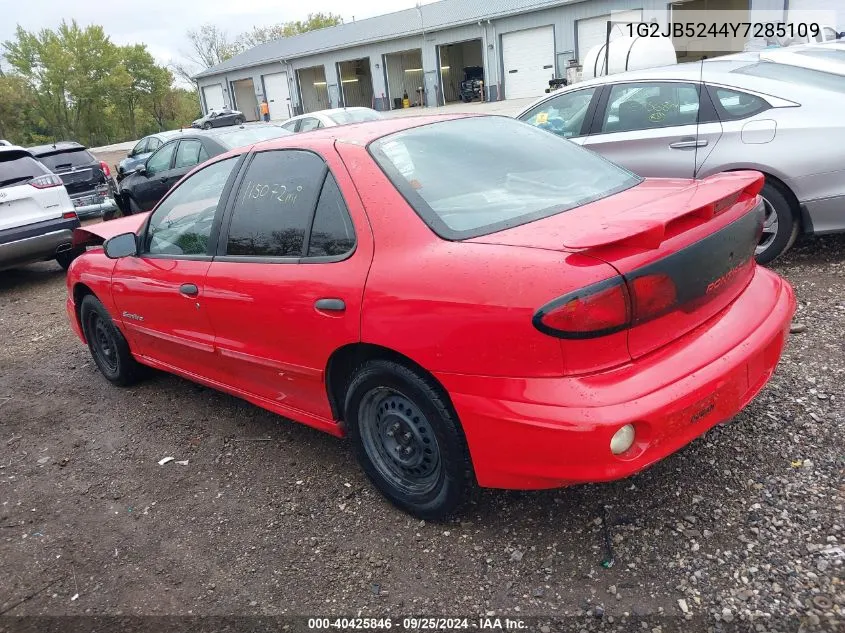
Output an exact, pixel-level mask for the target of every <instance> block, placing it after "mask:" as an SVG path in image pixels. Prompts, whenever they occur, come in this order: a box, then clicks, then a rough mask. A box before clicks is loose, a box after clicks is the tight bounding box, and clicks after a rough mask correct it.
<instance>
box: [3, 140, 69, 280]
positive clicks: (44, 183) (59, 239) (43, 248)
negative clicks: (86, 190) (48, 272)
mask: <svg viewBox="0 0 845 633" xmlns="http://www.w3.org/2000/svg"><path fill="white" fill-rule="evenodd" d="M78 226H79V218H78V217H77V215H76V211H74V210H73V203H72V202H71V201H70V196H68V193H67V190H66V189H65V186H64V183H63V182H62V179H61V178H59V177H58V176H56V175H55V174H54V173H52V172H50V170H48V169H47V168H46V167H44V165H42V164H41V163H39V162H38V161H37V160H35V159H34V158H33V157H32V154H30V153H29V152H28V151H26V150H25V149H23V148H22V147H17V146H15V145H0V270H4V269H7V268H12V267H14V266H18V265H21V264H28V263H30V262H37V261H46V260H50V259H55V260H56V261H57V262H58V263H59V264H60V265H61V267H62V268H64V269H67V268H68V266H70V263H71V262H72V261H73V259H74V258H75V257H76V256H77V255H78V254H79V252H80V251H79V250H76V249H74V248H73V246H72V238H73V230H74V229H75V228H77V227H78Z"/></svg>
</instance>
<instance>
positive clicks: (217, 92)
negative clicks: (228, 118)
mask: <svg viewBox="0 0 845 633" xmlns="http://www.w3.org/2000/svg"><path fill="white" fill-rule="evenodd" d="M202 96H203V97H205V108H206V112H210V111H211V110H222V109H223V108H224V106H225V105H226V104H225V102H224V101H223V86H221V85H220V84H214V85H212V86H206V87H205V88H203V89H202Z"/></svg>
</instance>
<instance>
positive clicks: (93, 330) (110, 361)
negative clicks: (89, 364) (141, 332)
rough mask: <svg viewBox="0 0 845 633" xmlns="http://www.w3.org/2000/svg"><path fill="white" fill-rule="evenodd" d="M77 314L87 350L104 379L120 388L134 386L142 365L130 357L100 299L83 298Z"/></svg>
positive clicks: (119, 333) (91, 296)
mask: <svg viewBox="0 0 845 633" xmlns="http://www.w3.org/2000/svg"><path fill="white" fill-rule="evenodd" d="M79 314H80V317H81V321H82V331H83V333H84V334H85V340H86V341H88V349H89V350H90V351H91V356H92V357H93V358H94V362H95V363H96V364H97V367H98V368H99V370H100V372H101V373H102V374H103V376H105V377H106V379H108V380H109V381H110V382H112V383H114V384H115V385H118V386H121V387H127V386H129V385H131V384H133V383H135V382H136V381H137V380H138V378H139V377H140V374H141V366H140V365H139V364H138V362H137V361H136V360H135V359H134V358H133V357H132V353H131V352H130V351H129V343H127V342H126V339H125V338H124V337H123V334H122V333H121V331H120V330H119V329H117V326H115V324H114V322H113V321H112V318H111V316H110V315H109V313H108V311H106V308H105V307H104V306H103V304H102V303H100V301H99V299H97V298H96V297H95V296H94V295H86V296H85V298H84V299H83V300H82V305H81V306H80V308H79Z"/></svg>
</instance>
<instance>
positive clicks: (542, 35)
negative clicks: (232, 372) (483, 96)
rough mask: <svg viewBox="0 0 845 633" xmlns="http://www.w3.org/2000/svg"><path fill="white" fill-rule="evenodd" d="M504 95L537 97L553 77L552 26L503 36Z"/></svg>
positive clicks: (553, 31) (509, 97)
mask: <svg viewBox="0 0 845 633" xmlns="http://www.w3.org/2000/svg"><path fill="white" fill-rule="evenodd" d="M502 61H503V62H504V71H505V73H504V75H505V98H506V99H518V98H520V97H537V96H539V95H541V94H543V92H544V91H545V89H546V88H548V87H549V79H552V78H553V77H554V76H555V30H554V27H553V26H541V27H540V28H538V29H527V30H525V31H515V32H513V33H505V34H504V35H502Z"/></svg>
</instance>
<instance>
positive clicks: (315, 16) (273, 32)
mask: <svg viewBox="0 0 845 633" xmlns="http://www.w3.org/2000/svg"><path fill="white" fill-rule="evenodd" d="M342 22H343V18H341V17H340V16H339V15H335V14H334V13H323V12H319V13H309V14H308V17H307V18H306V19H305V20H293V21H291V22H281V23H279V24H272V25H270V26H255V27H253V29H252V30H251V31H248V32H247V33H244V34H242V35H241V36H240V37H239V38H238V39H237V47H238V48H239V49H240V50H246V49H247V48H252V47H253V46H258V45H259V44H263V43H264V42H272V41H273V40H278V39H280V38H283V37H292V36H294V35H300V34H302V33H307V32H308V31H316V30H317V29H324V28H326V27H328V26H335V25H337V24H341V23H342Z"/></svg>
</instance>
